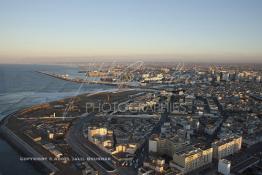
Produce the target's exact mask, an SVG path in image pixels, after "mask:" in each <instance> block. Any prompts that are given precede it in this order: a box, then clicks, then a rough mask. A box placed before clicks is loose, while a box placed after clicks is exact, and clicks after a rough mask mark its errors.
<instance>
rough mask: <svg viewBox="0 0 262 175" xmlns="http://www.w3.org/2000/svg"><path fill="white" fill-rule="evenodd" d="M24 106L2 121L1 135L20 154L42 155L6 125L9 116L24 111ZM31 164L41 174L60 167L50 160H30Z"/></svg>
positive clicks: (0, 122) (0, 123)
mask: <svg viewBox="0 0 262 175" xmlns="http://www.w3.org/2000/svg"><path fill="white" fill-rule="evenodd" d="M24 109H28V108H23V109H20V110H17V111H15V112H13V113H11V114H8V115H7V116H5V117H4V118H2V120H1V121H0V135H1V138H3V139H4V140H5V141H6V142H7V143H8V144H9V145H10V146H11V147H13V148H15V150H16V151H17V152H18V153H19V155H25V156H31V157H42V155H41V154H40V153H38V152H37V151H35V150H34V149H33V148H32V147H31V146H30V145H29V144H27V143H26V142H25V141H23V140H22V139H21V138H19V137H18V136H17V135H16V134H15V133H14V132H13V131H11V130H10V129H9V128H8V127H7V126H6V125H7V123H8V120H9V118H11V117H14V116H15V115H16V114H17V113H19V112H21V111H23V110H24ZM30 164H32V165H33V167H34V168H35V169H36V171H37V172H39V173H40V174H46V173H48V174H49V173H52V172H56V171H58V169H57V168H56V167H55V166H54V165H53V164H51V163H50V162H48V161H37V162H33V161H30Z"/></svg>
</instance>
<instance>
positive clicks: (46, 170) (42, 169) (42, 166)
mask: <svg viewBox="0 0 262 175" xmlns="http://www.w3.org/2000/svg"><path fill="white" fill-rule="evenodd" d="M126 90H127V89H125V90H119V89H115V88H114V89H108V90H98V91H93V92H90V93H87V92H85V93H82V94H78V95H77V96H80V95H88V96H92V95H96V94H99V93H105V92H116V91H119V92H121V91H126ZM128 90H132V89H128ZM69 98H72V96H70V97H65V98H61V99H56V100H54V101H50V102H47V103H52V102H56V101H58V100H65V99H69ZM47 103H40V104H35V105H31V106H29V107H23V108H21V109H18V110H16V111H14V112H11V113H9V114H7V115H6V116H4V117H3V118H1V119H0V138H1V139H3V140H4V141H6V142H7V143H8V144H9V145H10V146H11V147H12V148H14V150H15V151H16V152H17V153H18V154H19V155H20V156H21V155H22V156H29V157H43V155H41V154H40V153H39V152H37V151H36V150H35V149H34V148H33V147H32V146H30V145H29V144H28V143H26V142H25V141H24V140H22V138H20V137H18V136H17V135H16V134H15V133H14V132H13V131H12V130H11V129H10V128H8V126H7V124H8V120H9V119H10V118H12V117H15V116H16V115H17V114H19V113H21V112H23V111H24V110H26V109H30V108H33V107H36V106H41V105H44V104H47ZM29 163H30V164H31V165H32V166H33V167H34V168H35V170H36V171H37V172H39V173H40V174H50V173H54V172H57V171H59V169H58V168H57V167H55V166H54V165H53V164H52V163H51V162H49V161H29Z"/></svg>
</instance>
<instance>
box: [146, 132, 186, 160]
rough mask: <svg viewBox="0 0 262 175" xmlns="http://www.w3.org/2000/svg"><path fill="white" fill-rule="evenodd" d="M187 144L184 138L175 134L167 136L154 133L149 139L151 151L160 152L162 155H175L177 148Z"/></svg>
mask: <svg viewBox="0 0 262 175" xmlns="http://www.w3.org/2000/svg"><path fill="white" fill-rule="evenodd" d="M185 145H187V143H186V141H185V140H184V139H181V138H180V137H179V136H177V135H175V136H172V137H165V135H161V136H158V135H156V134H153V135H152V136H151V137H150V139H149V152H154V153H158V154H160V155H164V154H166V155H170V156H171V157H172V156H173V154H174V152H175V150H176V149H179V148H182V147H184V146H185Z"/></svg>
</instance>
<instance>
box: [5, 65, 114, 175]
mask: <svg viewBox="0 0 262 175" xmlns="http://www.w3.org/2000/svg"><path fill="white" fill-rule="evenodd" d="M35 71H48V72H53V73H59V74H68V75H69V76H72V77H83V74H80V73H78V71H79V69H78V68H77V67H66V66H50V65H0V119H2V118H3V117H4V116H6V115H7V114H9V113H11V112H13V111H15V110H18V109H20V108H23V107H27V106H30V105H33V104H39V103H43V102H48V101H53V100H57V99H61V98H64V97H69V96H73V95H76V94H78V93H85V92H93V91H99V90H108V89H111V88H112V87H110V86H104V85H89V84H88V85H87V84H85V85H84V86H82V88H81V90H80V91H79V92H78V89H79V86H80V84H76V83H71V82H68V81H63V80H58V79H55V78H52V77H49V76H46V75H43V74H40V73H37V72H35ZM17 172H19V174H20V175H28V174H35V175H37V174H39V173H38V172H37V171H36V170H35V169H34V168H33V167H32V165H31V164H29V163H26V162H20V160H19V154H18V153H17V152H16V151H15V150H14V149H13V148H12V147H10V145H8V144H7V143H6V142H5V141H3V140H0V174H3V175H12V174H14V175H15V174H17Z"/></svg>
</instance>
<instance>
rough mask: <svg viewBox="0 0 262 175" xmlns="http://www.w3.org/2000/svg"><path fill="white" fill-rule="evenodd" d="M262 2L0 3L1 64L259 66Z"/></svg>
mask: <svg viewBox="0 0 262 175" xmlns="http://www.w3.org/2000/svg"><path fill="white" fill-rule="evenodd" d="M261 7H262V2H261V1H258V0H253V1H245V0H240V1H236V0H234V1H226V0H222V1H212V2H211V1H207V0H201V1H197V2H196V1H183V2H182V1H169V0H165V1H125V2H124V1H116V0H114V1H77V2H76V1H74V2H70V1H60V2H58V1H56V2H54V1H30V0H29V1H26V2H21V1H17V0H14V1H1V2H0V14H1V15H0V20H1V21H2V22H1V24H0V37H1V40H0V63H19V64H22V63H57V62H81V61H100V60H103V61H112V60H117V61H126V60H138V59H139V60H144V61H159V60H160V59H163V61H185V62H261V57H262V51H261V50H262V36H261V34H260V31H262V22H261V17H262V12H261Z"/></svg>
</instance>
